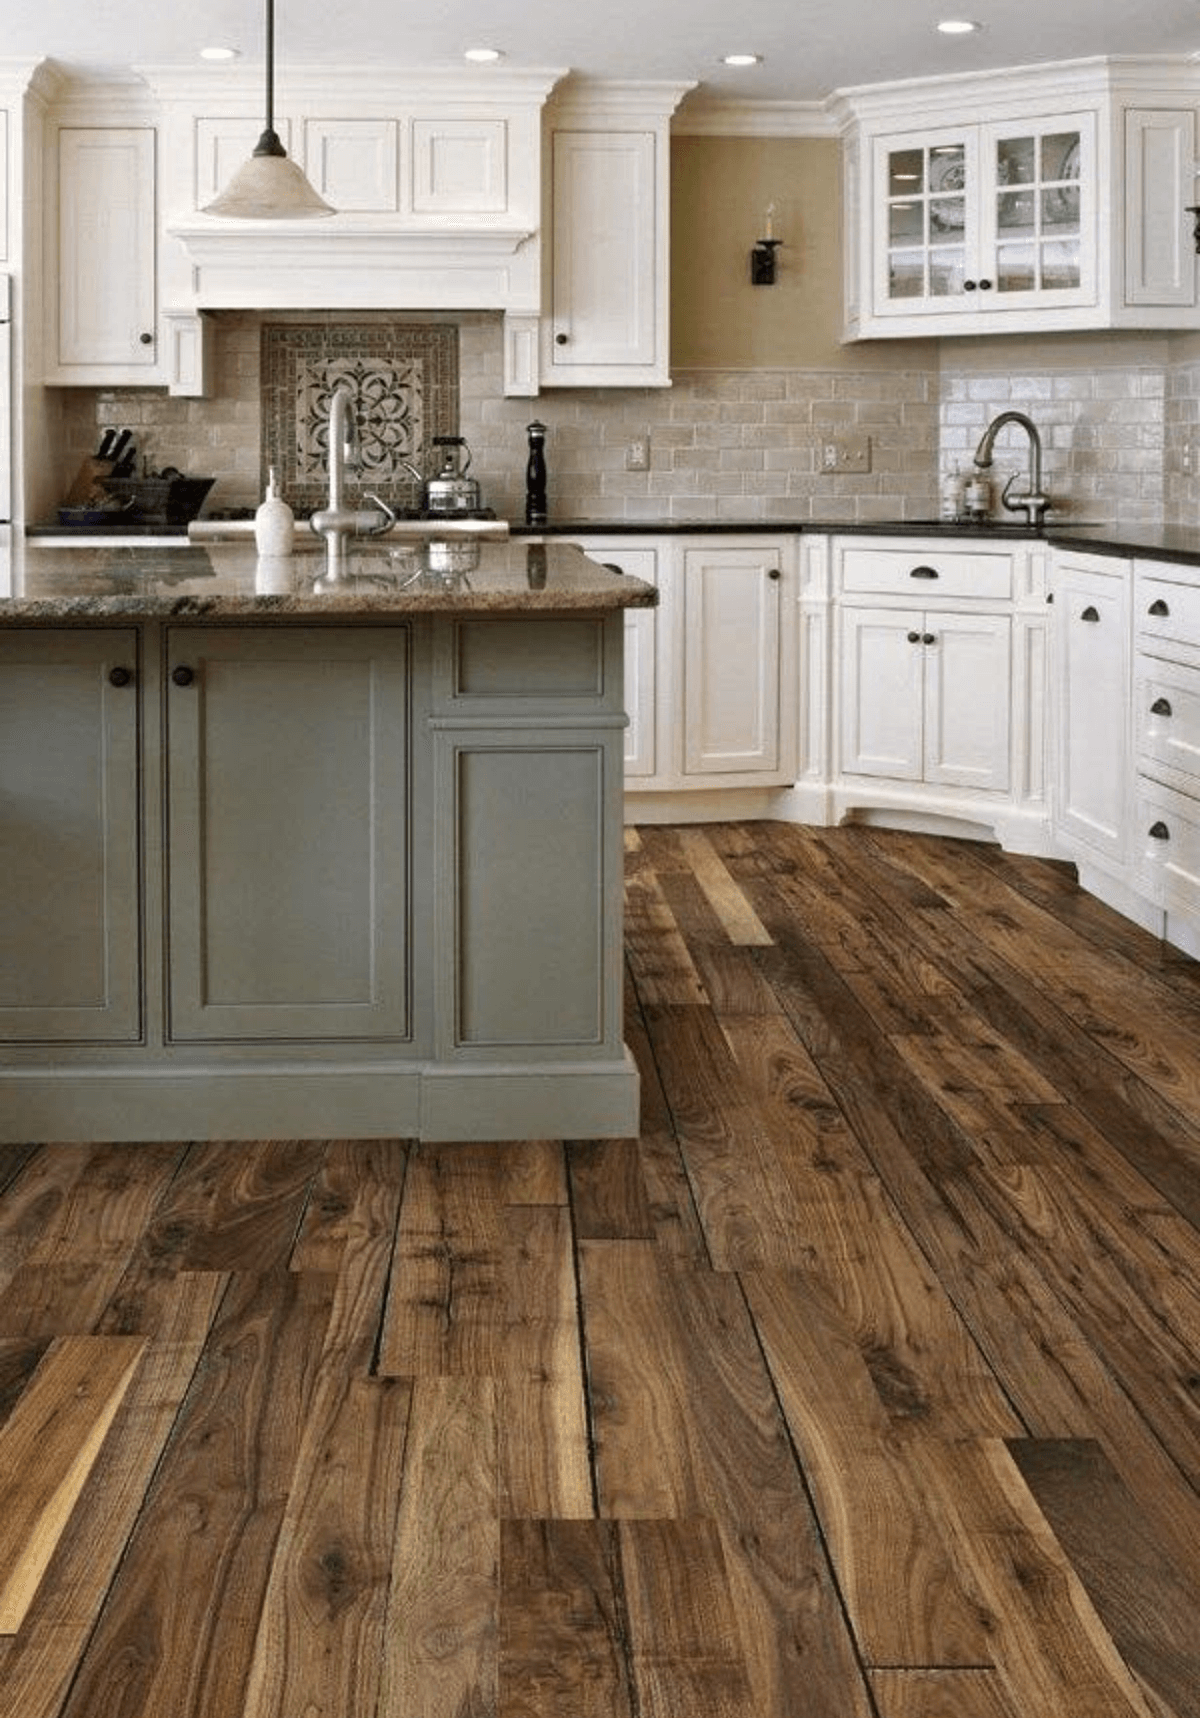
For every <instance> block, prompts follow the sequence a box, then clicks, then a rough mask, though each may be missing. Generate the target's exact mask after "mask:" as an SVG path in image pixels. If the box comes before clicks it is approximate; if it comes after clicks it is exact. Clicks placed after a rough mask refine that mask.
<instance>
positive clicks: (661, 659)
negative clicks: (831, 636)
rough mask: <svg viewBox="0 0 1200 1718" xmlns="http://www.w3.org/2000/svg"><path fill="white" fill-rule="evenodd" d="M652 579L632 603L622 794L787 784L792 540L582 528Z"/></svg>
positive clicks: (606, 551)
mask: <svg viewBox="0 0 1200 1718" xmlns="http://www.w3.org/2000/svg"><path fill="white" fill-rule="evenodd" d="M579 543H580V547H581V548H583V549H584V551H585V552H586V553H587V554H589V555H591V556H592V557H593V559H595V560H598V561H604V562H606V563H608V564H609V565H614V566H619V567H621V568H622V570H623V571H625V572H627V573H631V574H635V575H636V576H637V577H639V578H643V579H647V580H649V581H650V582H653V583H655V584H657V586H658V591H659V606H658V608H657V609H654V610H639V611H627V613H626V623H625V624H626V656H625V698H626V710H627V713H628V717H629V727H628V729H627V737H626V750H625V786H626V793H627V794H648V793H678V792H691V793H694V792H696V791H697V790H704V789H713V788H760V787H783V786H790V785H791V783H792V782H793V781H794V779H795V774H796V707H797V700H796V694H795V678H796V644H795V616H796V603H795V596H794V583H795V570H794V569H795V564H796V539H795V538H794V537H793V536H791V535H786V534H780V535H778V536H776V535H773V534H770V533H763V534H757V533H740V534H737V535H734V534H729V535H726V534H725V533H722V532H715V533H712V534H695V535H692V534H685V533H680V534H678V535H668V534H658V535H654V536H647V537H632V536H626V537H601V536H595V537H592V536H587V535H585V536H581V537H580V539H579Z"/></svg>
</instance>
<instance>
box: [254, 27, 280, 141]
mask: <svg viewBox="0 0 1200 1718" xmlns="http://www.w3.org/2000/svg"><path fill="white" fill-rule="evenodd" d="M266 8H267V40H266V62H267V91H266V115H265V120H266V123H265V125H264V127H263V134H262V136H261V137H260V138H259V140H258V142H257V143H256V144H255V146H254V153H255V154H256V155H286V154H287V150H286V149H285V148H284V147H283V144H282V143H281V142H280V141H279V137H278V135H277V134H276V131H275V0H266Z"/></svg>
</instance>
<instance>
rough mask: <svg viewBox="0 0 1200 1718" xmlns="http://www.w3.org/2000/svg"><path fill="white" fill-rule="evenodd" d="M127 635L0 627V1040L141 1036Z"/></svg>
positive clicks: (133, 702) (133, 684) (137, 843)
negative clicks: (0, 886) (17, 630)
mask: <svg viewBox="0 0 1200 1718" xmlns="http://www.w3.org/2000/svg"><path fill="white" fill-rule="evenodd" d="M138 664H139V658H138V639H137V634H136V632H133V631H128V630H125V629H120V628H117V629H109V628H103V629H98V630H93V631H88V630H82V629H80V630H68V629H59V628H54V629H51V630H47V631H44V632H41V631H39V632H36V633H25V634H21V633H11V632H6V633H2V634H0V734H2V735H3V744H0V802H2V803H3V808H4V809H3V815H2V816H0V871H2V874H3V877H4V887H3V889H2V890H0V1041H3V1042H6V1043H9V1044H14V1043H37V1042H41V1043H72V1042H74V1043H108V1044H111V1043H121V1042H126V1043H128V1042H133V1041H135V1040H136V1039H137V1038H138V1037H139V1034H140V1031H141V1008H140V962H141V930H140V914H139V864H140V851H141V835H140V822H139V805H138V743H139V721H138V716H139V691H138Z"/></svg>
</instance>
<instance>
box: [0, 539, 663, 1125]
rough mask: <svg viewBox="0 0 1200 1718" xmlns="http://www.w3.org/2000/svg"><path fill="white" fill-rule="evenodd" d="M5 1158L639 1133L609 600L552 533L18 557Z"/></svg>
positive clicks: (6, 767) (1, 950) (7, 601)
mask: <svg viewBox="0 0 1200 1718" xmlns="http://www.w3.org/2000/svg"><path fill="white" fill-rule="evenodd" d="M11 555H12V560H11V562H10V563H9V564H8V565H7V566H6V568H5V569H4V577H5V583H6V586H7V589H8V591H9V593H10V594H9V595H7V596H6V597H4V598H3V599H0V736H2V739H0V866H2V868H3V869H2V875H3V885H2V887H0V1141H14V1140H37V1139H47V1138H57V1139H76V1140H98V1139H112V1140H140V1139H180V1138H187V1139H216V1138H253V1137H276V1138H278V1137H326V1136H347V1135H350V1136H360V1137H367V1136H377V1137H378V1136H403V1137H411V1138H436V1139H488V1138H531V1137H533V1138H544V1137H563V1136H572V1137H578V1136H592V1135H609V1136H611V1135H625V1134H631V1133H634V1132H636V1127H637V1075H636V1071H635V1069H634V1067H633V1064H632V1061H631V1059H630V1057H629V1056H628V1053H627V1052H626V1050H625V1048H624V1045H623V1040H622V982H621V974H622V948H621V941H622V938H621V931H622V906H621V902H622V891H621V883H622V878H621V871H622V732H623V728H624V724H625V715H624V696H623V684H622V661H623V610H624V609H625V608H628V607H638V606H648V605H650V604H652V603H653V602H654V600H655V592H654V590H653V587H651V586H649V585H646V584H643V583H641V582H640V581H638V580H634V579H628V578H624V577H621V576H620V575H619V574H616V573H614V572H612V571H609V570H607V569H606V568H603V567H601V566H599V565H598V564H597V563H595V562H593V561H590V560H588V559H587V558H586V557H585V556H583V555H582V554H581V553H580V552H579V551H578V550H577V549H575V548H573V547H570V546H568V545H557V544H549V545H545V544H530V545H525V544H522V543H515V542H505V543H495V544H493V543H480V544H473V545H470V546H469V547H468V546H465V545H456V546H455V549H454V551H453V552H451V551H450V550H446V551H443V552H439V551H438V549H437V547H436V546H413V545H407V546H405V545H401V544H397V543H393V544H391V545H390V546H389V543H388V541H387V540H386V539H385V540H382V541H381V542H378V543H372V544H371V545H370V546H369V547H364V548H363V549H361V550H358V549H352V551H351V553H350V556H349V560H348V563H347V569H346V573H345V576H344V577H342V578H339V579H337V580H330V579H329V578H328V576H327V573H326V568H325V564H324V562H323V560H322V558H321V555H320V553H319V551H318V552H315V553H314V552H311V551H310V552H298V553H296V554H295V555H293V556H290V557H288V558H287V559H285V560H282V561H280V562H277V563H267V562H262V561H259V560H258V559H257V557H256V555H255V552H254V550H253V547H252V546H250V545H243V544H237V543H230V544H212V545H209V546H207V547H205V548H200V547H198V546H195V545H191V546H188V547H180V548H167V549H162V548H136V547H134V548H128V547H127V548H86V549H79V548H68V549H57V550H56V549H53V548H49V547H47V548H41V549H39V548H38V547H37V546H36V545H35V544H32V543H30V544H24V545H17V546H14V548H13V549H12V551H11Z"/></svg>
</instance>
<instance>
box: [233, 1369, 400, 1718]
mask: <svg viewBox="0 0 1200 1718" xmlns="http://www.w3.org/2000/svg"><path fill="white" fill-rule="evenodd" d="M408 1409H409V1386H408V1385H407V1384H402V1383H400V1382H398V1381H397V1380H395V1379H388V1378H364V1377H357V1376H355V1375H354V1374H353V1373H352V1372H351V1371H349V1370H348V1369H345V1368H341V1367H339V1368H336V1369H327V1370H326V1371H325V1372H324V1374H323V1377H322V1380H321V1383H320V1385H319V1386H318V1388H317V1390H316V1394H315V1399H314V1402H313V1405H312V1410H311V1412H310V1414H309V1416H308V1419H307V1421H306V1424H305V1428H304V1437H303V1440H302V1442H301V1445H300V1452H299V1455H298V1458H297V1461H296V1468H295V1472H294V1474H293V1476H292V1479H291V1483H290V1486H289V1490H288V1501H287V1508H286V1510H285V1511H284V1516H283V1523H282V1527H281V1530H280V1535H279V1541H278V1544H277V1545H276V1547H275V1552H274V1557H273V1559H272V1563H271V1576H270V1580H269V1582H268V1584H267V1590H266V1594H265V1596H264V1599H263V1606H262V1615H261V1618H260V1620H259V1624H258V1629H257V1637H256V1640H255V1646H254V1657H253V1661H252V1663H251V1667H250V1676H249V1683H248V1686H247V1690H246V1695H245V1702H244V1705H243V1706H242V1707H241V1708H240V1709H239V1711H240V1714H241V1718H291V1715H292V1714H294V1713H297V1712H306V1713H313V1714H317V1713H327V1714H329V1718H334V1715H335V1714H338V1713H343V1712H345V1713H355V1712H374V1711H375V1709H376V1703H377V1701H378V1698H379V1689H380V1684H381V1679H382V1666H383V1657H384V1650H385V1644H386V1633H385V1624H386V1617H387V1600H388V1589H389V1583H390V1575H391V1564H392V1557H393V1554H394V1544H395V1529H396V1514H397V1510H398V1508H399V1499H400V1489H401V1476H402V1471H403V1465H404V1438H405V1430H406V1427H407V1424H408Z"/></svg>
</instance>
